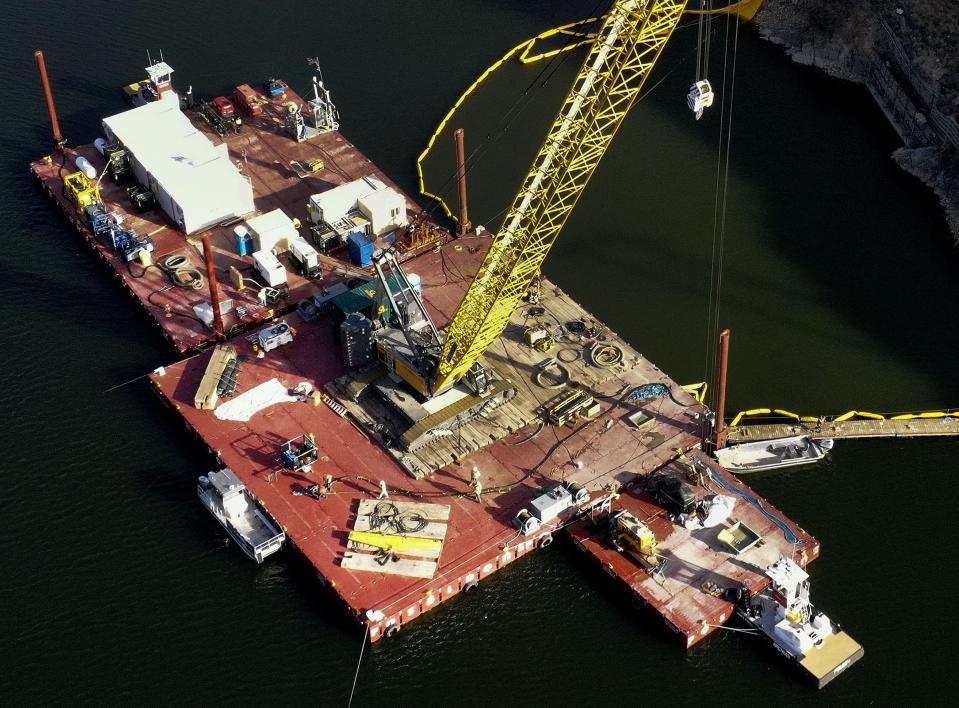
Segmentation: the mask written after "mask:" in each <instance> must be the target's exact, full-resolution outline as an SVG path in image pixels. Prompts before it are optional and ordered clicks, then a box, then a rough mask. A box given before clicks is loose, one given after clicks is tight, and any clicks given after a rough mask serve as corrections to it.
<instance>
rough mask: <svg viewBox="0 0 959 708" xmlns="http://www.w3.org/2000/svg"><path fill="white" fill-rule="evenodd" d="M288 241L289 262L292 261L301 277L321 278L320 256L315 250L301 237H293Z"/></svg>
mask: <svg viewBox="0 0 959 708" xmlns="http://www.w3.org/2000/svg"><path fill="white" fill-rule="evenodd" d="M288 240H289V244H290V260H292V261H293V264H294V265H295V266H296V268H297V270H299V271H300V273H301V274H302V275H303V277H304V278H310V279H313V278H320V277H322V275H323V273H322V269H321V268H320V254H319V253H317V252H316V249H315V248H313V246H311V245H310V244H309V243H308V242H307V241H306V239H304V238H302V237H301V236H294V237H293V238H291V239H288Z"/></svg>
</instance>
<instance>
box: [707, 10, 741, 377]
mask: <svg viewBox="0 0 959 708" xmlns="http://www.w3.org/2000/svg"><path fill="white" fill-rule="evenodd" d="M729 21H730V17H729V15H726V39H725V44H724V48H723V79H722V86H723V90H722V93H723V101H722V103H721V105H720V114H719V145H718V148H717V159H716V190H715V197H714V202H713V242H712V253H711V263H710V273H709V297H708V305H707V311H706V327H705V330H706V331H705V338H706V344H705V362H704V369H705V371H706V374H707V379H706V380H707V381H711V380H713V379H714V376H715V366H716V355H717V348H718V343H717V340H718V336H719V318H720V302H721V299H722V280H723V278H722V276H723V266H724V261H725V240H726V215H727V210H728V203H729V155H730V145H731V142H732V130H733V104H734V101H735V91H736V63H737V57H738V48H739V22H738V21H737V22H736V27H735V29H734V38H733V56H732V67H731V71H730V67H729V34H730V28H729ZM727 78H728V80H729V86H730V87H729V94H728V95H729V99H728V101H727V100H726V81H727ZM727 105H728V110H727ZM724 128H725V131H726V132H725V135H723V129H724Z"/></svg>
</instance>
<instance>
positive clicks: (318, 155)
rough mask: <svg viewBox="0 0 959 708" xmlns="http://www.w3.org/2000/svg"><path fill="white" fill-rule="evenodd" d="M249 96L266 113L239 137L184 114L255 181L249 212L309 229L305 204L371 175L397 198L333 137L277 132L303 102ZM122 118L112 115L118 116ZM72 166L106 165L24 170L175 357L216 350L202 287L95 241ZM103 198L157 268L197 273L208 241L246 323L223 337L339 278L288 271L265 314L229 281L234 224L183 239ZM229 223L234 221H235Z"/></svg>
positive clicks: (230, 319) (227, 294)
mask: <svg viewBox="0 0 959 708" xmlns="http://www.w3.org/2000/svg"><path fill="white" fill-rule="evenodd" d="M254 92H255V93H256V94H257V95H258V96H259V97H260V101H261V103H262V105H263V108H264V110H263V113H262V114H260V115H258V116H256V117H246V116H245V117H244V118H245V120H244V127H243V131H242V132H240V133H227V135H226V136H218V135H217V134H216V133H215V132H213V131H212V130H211V129H210V127H209V126H208V125H206V124H205V123H204V122H202V121H200V120H197V119H196V117H195V116H194V115H193V114H191V113H189V112H188V113H187V115H189V116H190V117H191V119H192V122H193V124H194V125H195V127H196V128H198V129H199V130H200V131H201V132H203V133H204V134H205V135H206V137H207V138H209V139H210V140H211V141H212V142H213V143H214V144H217V145H218V144H222V143H226V145H227V147H228V150H229V154H230V158H231V160H233V162H235V163H237V164H238V165H242V171H243V172H244V173H245V174H246V175H248V176H249V177H250V179H251V182H252V184H253V190H254V204H255V206H256V208H257V210H258V211H259V212H261V213H265V212H268V211H270V210H273V209H277V208H281V209H283V211H284V212H285V213H286V214H287V215H288V216H290V217H291V218H297V219H299V220H300V221H301V222H302V223H303V224H306V223H308V215H307V203H308V201H309V198H310V195H312V194H317V193H319V192H324V191H326V190H328V189H331V188H332V187H335V186H338V185H340V184H344V183H346V182H350V181H352V180H356V179H360V178H362V177H366V176H369V175H371V174H372V175H376V177H378V178H379V179H380V180H381V181H382V182H383V183H385V184H386V185H387V186H390V187H392V188H393V189H395V190H396V191H398V192H400V193H401V194H402V193H403V192H402V190H400V188H399V187H398V186H397V185H396V184H395V183H394V182H393V181H392V180H390V179H389V177H388V176H387V175H385V174H384V173H383V172H382V171H380V170H379V169H378V168H377V167H376V166H375V165H374V164H373V163H372V162H370V160H369V159H368V158H367V157H366V156H365V155H363V153H361V152H360V151H359V149H357V148H356V146H354V145H353V144H352V143H350V142H349V141H348V140H347V139H346V138H344V137H343V135H341V134H340V133H339V132H329V133H324V134H322V135H318V136H316V137H314V138H312V139H310V140H308V141H304V142H299V143H298V142H296V141H295V140H292V139H291V138H289V137H287V136H285V135H284V134H281V133H280V132H278V129H277V126H278V125H282V111H283V110H284V106H285V105H286V104H288V103H289V102H291V101H295V102H299V103H301V104H302V103H303V99H302V98H300V97H299V96H298V95H297V94H296V93H295V92H294V91H293V90H292V89H290V88H287V89H286V92H285V95H284V98H283V99H279V98H269V97H267V96H266V95H265V94H264V93H263V92H262V90H261V89H259V88H258V89H254ZM121 110H122V109H121V108H119V107H118V109H117V112H120V111H121ZM77 157H84V158H86V159H87V160H88V161H89V162H90V163H91V164H92V165H93V166H94V167H95V168H96V169H97V172H98V173H101V172H102V170H103V168H104V166H105V164H106V160H105V158H104V156H103V155H101V154H100V152H99V151H98V150H97V149H96V148H95V147H94V146H93V145H83V146H80V147H77V148H75V149H73V148H67V149H66V150H65V151H64V153H63V154H62V155H54V156H48V157H45V158H43V159H40V160H36V161H35V162H32V163H31V164H30V171H31V173H32V174H33V175H34V177H35V178H36V179H37V180H38V181H39V183H40V185H41V187H42V189H43V190H44V191H45V192H46V193H47V195H48V196H49V197H50V198H51V199H53V200H54V202H55V203H56V204H57V206H59V207H60V209H61V210H62V211H63V212H64V214H65V215H66V217H67V218H68V219H69V221H70V222H71V224H73V226H74V228H76V230H77V231H78V232H79V233H80V235H81V236H82V237H83V238H84V239H85V240H86V241H87V243H88V244H89V245H90V247H91V248H92V249H93V250H94V252H95V253H96V254H97V255H98V256H99V257H100V259H101V261H103V263H104V264H105V265H106V266H107V267H108V268H109V269H110V270H111V271H112V272H113V273H114V275H115V276H116V277H117V278H118V279H119V280H120V281H121V283H122V284H123V286H124V287H125V288H126V290H127V291H128V292H129V293H130V295H131V296H132V297H133V298H134V299H135V300H136V301H137V302H138V303H139V304H140V305H141V307H142V308H143V309H144V311H145V312H146V314H147V316H148V317H150V319H151V320H152V321H153V322H154V323H155V324H156V325H157V327H159V329H160V331H161V333H162V335H163V336H164V338H165V339H166V340H167V341H168V342H169V343H170V344H171V345H172V346H173V347H174V348H175V349H176V350H177V351H178V352H180V353H181V354H183V353H186V352H189V351H197V350H199V349H202V348H204V347H206V346H208V345H210V344H213V343H214V342H215V341H216V336H215V334H214V333H213V331H212V330H211V328H209V327H207V326H206V325H204V324H203V323H202V322H201V321H200V320H198V319H197V318H196V316H195V314H194V311H193V305H197V304H200V303H208V302H209V301H210V296H209V291H208V289H207V288H206V287H205V286H204V287H203V288H200V289H197V290H193V289H190V288H181V287H171V283H170V281H169V280H168V279H167V277H166V276H165V275H164V274H163V273H162V272H161V271H160V269H159V268H155V267H154V268H150V269H148V270H146V271H144V269H143V268H142V267H141V266H140V264H139V263H138V262H133V263H129V264H128V263H126V262H125V261H124V259H123V257H122V256H121V255H119V254H117V253H116V252H115V251H114V250H113V248H112V247H111V246H110V244H108V243H105V242H104V241H102V240H98V239H97V237H96V236H95V235H94V233H93V232H92V231H91V229H90V227H89V226H88V225H87V224H86V222H85V220H84V218H83V215H82V214H78V213H77V210H76V209H75V208H74V205H73V204H72V203H71V202H70V200H69V199H68V198H67V196H66V195H65V194H64V184H63V177H65V176H66V175H69V174H70V173H72V172H76V171H77V167H76V166H75V160H76V158H77ZM294 160H295V161H298V162H300V163H301V164H304V165H306V164H309V162H310V161H312V160H322V161H323V163H324V165H325V167H324V169H323V170H322V171H321V172H318V173H316V174H312V173H311V174H309V175H307V176H305V177H300V176H298V175H297V173H296V171H295V170H294V169H293V168H292V167H291V165H290V163H291V161H294ZM99 190H100V196H101V199H102V200H103V202H104V205H105V206H106V208H107V209H108V210H109V211H111V212H114V213H116V214H119V215H121V216H122V218H123V220H124V227H125V228H131V229H133V230H134V231H136V232H137V233H138V234H141V235H146V236H149V237H150V238H152V239H153V241H154V244H155V250H154V252H153V262H154V263H156V262H158V261H159V260H160V259H161V258H163V257H164V256H169V255H184V256H187V257H188V258H189V259H190V262H191V264H192V266H193V267H195V268H198V269H199V270H200V271H203V268H204V266H203V252H202V247H201V245H200V242H201V239H202V238H203V237H204V236H206V235H209V236H210V237H211V240H212V245H213V249H214V264H215V268H216V271H217V274H218V277H217V282H218V285H219V290H220V298H221V301H222V300H228V299H232V300H233V301H234V302H235V303H236V304H237V305H242V306H243V307H244V308H245V310H246V314H244V315H243V316H242V317H238V316H237V315H236V312H235V311H233V312H230V313H227V314H226V315H225V317H224V320H225V321H224V327H225V329H226V330H227V332H228V333H229V334H238V333H240V332H242V331H245V330H247V329H249V328H250V327H255V326H256V325H258V324H260V323H262V322H265V321H267V320H270V319H271V318H272V317H273V316H274V315H275V314H277V312H282V311H284V310H290V309H292V308H293V307H294V306H295V305H296V303H297V302H298V301H299V300H302V299H303V298H306V297H309V296H310V295H313V294H315V293H317V292H319V291H320V290H321V289H322V288H323V287H327V286H329V285H330V284H331V282H335V280H336V277H335V276H331V275H328V276H327V277H326V278H325V279H324V280H322V281H313V280H306V279H304V278H302V277H301V276H300V275H298V274H297V273H295V272H293V270H292V269H288V278H289V285H290V292H289V298H288V299H287V300H286V302H285V303H280V304H278V305H276V306H269V307H268V306H265V305H262V304H260V303H259V302H257V300H256V298H255V297H253V295H252V294H251V292H250V291H249V290H245V291H243V292H240V291H238V290H237V289H236V288H235V287H234V286H233V284H232V283H231V282H230V278H229V277H228V272H229V268H230V267H231V266H234V267H236V268H238V269H239V270H241V271H243V270H249V268H250V261H249V259H248V258H247V259H244V258H243V257H242V256H240V255H238V253H237V248H236V245H235V239H234V235H233V232H232V225H233V224H232V223H230V224H229V225H222V226H216V227H214V228H212V229H209V230H207V231H203V232H199V233H195V234H191V235H189V236H187V235H185V234H183V233H182V232H181V231H179V230H177V228H176V227H175V226H174V225H173V223H172V222H171V221H170V220H169V218H168V217H167V215H166V214H165V213H164V212H163V211H162V210H161V209H159V208H156V209H153V210H151V211H148V212H145V213H139V212H137V211H134V210H133V208H132V207H131V205H130V202H129V200H128V199H127V195H126V193H125V191H124V188H123V187H122V186H119V185H117V184H115V183H114V182H113V181H112V180H111V179H109V178H104V179H103V180H101V182H100V186H99ZM406 201H407V209H408V213H409V215H410V216H411V218H412V217H413V215H419V216H420V217H423V214H422V212H421V210H420V208H419V207H418V206H417V205H416V204H415V203H414V202H413V201H412V200H411V199H410V198H409V197H408V196H406ZM235 221H236V223H239V222H240V220H239V219H237V220H235ZM429 228H430V229H431V231H433V234H432V236H433V237H434V238H437V239H447V238H449V234H448V233H447V232H445V231H444V230H442V229H441V228H440V227H439V226H437V225H436V224H432V223H431V224H429ZM414 252H415V250H414ZM321 262H322V263H323V265H324V270H326V271H331V270H333V269H335V268H337V267H349V261H348V258H347V254H346V249H345V247H343V248H341V250H339V251H335V252H333V253H331V254H330V256H329V257H326V256H321ZM204 277H205V271H204Z"/></svg>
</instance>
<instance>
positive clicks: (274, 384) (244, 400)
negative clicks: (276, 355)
mask: <svg viewBox="0 0 959 708" xmlns="http://www.w3.org/2000/svg"><path fill="white" fill-rule="evenodd" d="M302 400H303V397H302V396H291V395H290V392H289V390H288V389H287V387H286V386H284V385H283V384H281V383H280V381H279V379H270V380H269V381H267V382H265V383H261V384H260V385H259V386H255V387H254V388H251V389H250V390H249V391H246V392H245V393H241V394H240V395H239V396H237V397H236V398H234V399H233V400H232V401H227V402H226V403H223V404H221V405H220V406H218V407H217V409H216V410H215V411H214V415H216V417H217V418H219V419H220V420H240V421H244V422H246V421H248V420H249V419H250V418H252V417H253V416H254V415H256V414H257V413H259V412H260V411H262V410H263V409H264V408H269V407H270V406H272V405H275V404H277V403H292V402H294V401H302Z"/></svg>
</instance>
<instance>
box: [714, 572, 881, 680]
mask: <svg viewBox="0 0 959 708" xmlns="http://www.w3.org/2000/svg"><path fill="white" fill-rule="evenodd" d="M766 575H767V576H768V577H769V580H770V583H769V585H768V586H767V587H766V589H765V590H763V591H761V592H759V593H757V594H756V595H750V593H749V590H748V589H747V588H746V587H745V585H744V586H741V587H737V588H731V589H729V590H727V591H726V595H727V597H726V599H728V600H730V601H731V602H734V603H735V604H736V613H737V614H738V615H739V617H740V618H741V619H743V620H744V621H745V622H746V623H747V624H748V625H749V626H750V627H752V628H754V629H757V630H759V631H760V632H762V633H763V634H764V635H766V637H767V638H768V639H769V640H770V641H771V642H772V644H773V646H774V647H776V649H777V650H778V651H779V652H780V653H781V654H782V655H783V656H785V657H786V658H787V659H788V660H789V661H790V662H791V663H793V664H794V665H795V666H797V667H798V668H799V669H800V671H802V672H803V673H804V674H806V675H807V676H808V677H809V678H811V679H812V680H813V682H814V683H815V684H816V686H817V687H818V688H822V687H823V686H825V685H826V684H827V683H829V682H830V681H832V680H833V679H834V678H836V676H838V675H839V674H840V673H842V672H843V671H845V670H846V669H847V668H849V667H850V666H852V665H853V664H854V663H856V662H857V661H859V659H861V658H862V656H863V648H862V647H861V646H860V645H859V644H858V643H857V642H856V641H855V640H854V639H853V638H852V637H850V636H849V635H848V634H846V633H845V632H844V631H842V630H841V629H840V627H839V625H838V624H836V623H835V622H833V621H832V620H831V619H829V618H828V617H827V616H826V615H825V614H823V613H822V612H820V611H819V610H817V609H816V608H815V607H814V606H813V605H812V603H811V602H810V601H809V574H808V573H806V571H805V570H803V569H802V568H800V567H799V566H798V565H797V564H796V563H795V562H793V561H792V560H790V559H789V558H785V557H781V558H780V559H779V560H777V561H776V562H775V563H773V564H772V565H771V566H769V567H768V568H766Z"/></svg>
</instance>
